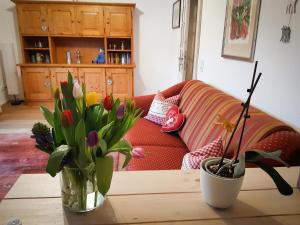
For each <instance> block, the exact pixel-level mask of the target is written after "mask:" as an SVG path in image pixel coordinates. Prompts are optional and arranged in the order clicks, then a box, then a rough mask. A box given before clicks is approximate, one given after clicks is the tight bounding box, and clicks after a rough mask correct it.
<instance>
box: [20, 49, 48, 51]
mask: <svg viewBox="0 0 300 225" xmlns="http://www.w3.org/2000/svg"><path fill="white" fill-rule="evenodd" d="M24 50H30V51H47V50H50V49H49V48H24Z"/></svg>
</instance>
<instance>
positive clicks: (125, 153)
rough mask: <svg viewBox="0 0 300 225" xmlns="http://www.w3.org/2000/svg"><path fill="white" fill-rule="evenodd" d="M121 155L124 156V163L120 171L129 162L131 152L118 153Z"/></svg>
mask: <svg viewBox="0 0 300 225" xmlns="http://www.w3.org/2000/svg"><path fill="white" fill-rule="evenodd" d="M120 153H121V154H123V155H125V161H124V163H123V166H122V169H124V168H125V167H126V166H127V165H128V163H129V162H130V160H131V158H132V155H131V152H127V151H125V152H120Z"/></svg>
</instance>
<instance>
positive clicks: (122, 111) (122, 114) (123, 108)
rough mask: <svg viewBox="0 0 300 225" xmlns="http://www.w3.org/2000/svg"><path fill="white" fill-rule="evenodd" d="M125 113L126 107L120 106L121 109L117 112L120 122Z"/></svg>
mask: <svg viewBox="0 0 300 225" xmlns="http://www.w3.org/2000/svg"><path fill="white" fill-rule="evenodd" d="M124 113H125V106H124V105H123V104H122V105H120V107H119V108H118V111H117V118H118V120H121V119H123V117H124Z"/></svg>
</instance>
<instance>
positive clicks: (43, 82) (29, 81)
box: [22, 68, 51, 101]
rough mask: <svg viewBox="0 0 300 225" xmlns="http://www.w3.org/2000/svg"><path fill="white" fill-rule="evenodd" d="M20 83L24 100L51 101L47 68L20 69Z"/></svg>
mask: <svg viewBox="0 0 300 225" xmlns="http://www.w3.org/2000/svg"><path fill="white" fill-rule="evenodd" d="M22 81H23V87H24V96H25V99H26V100H28V101H47V100H51V89H50V84H51V80H50V74H49V69H48V68H22Z"/></svg>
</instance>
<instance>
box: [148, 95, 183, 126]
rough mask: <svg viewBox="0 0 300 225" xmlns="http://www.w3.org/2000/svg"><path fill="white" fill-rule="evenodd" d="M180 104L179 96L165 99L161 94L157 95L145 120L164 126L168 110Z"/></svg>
mask: <svg viewBox="0 0 300 225" xmlns="http://www.w3.org/2000/svg"><path fill="white" fill-rule="evenodd" d="M178 102H179V95H174V96H172V97H170V98H165V97H164V96H163V95H162V94H161V93H158V94H157V95H155V97H154V99H153V102H152V104H151V106H150V109H149V112H148V114H147V116H145V117H144V118H145V119H147V120H149V121H151V122H153V123H156V124H159V125H162V124H163V122H164V119H165V118H166V114H167V112H168V110H169V109H170V108H171V107H172V106H173V105H178Z"/></svg>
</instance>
